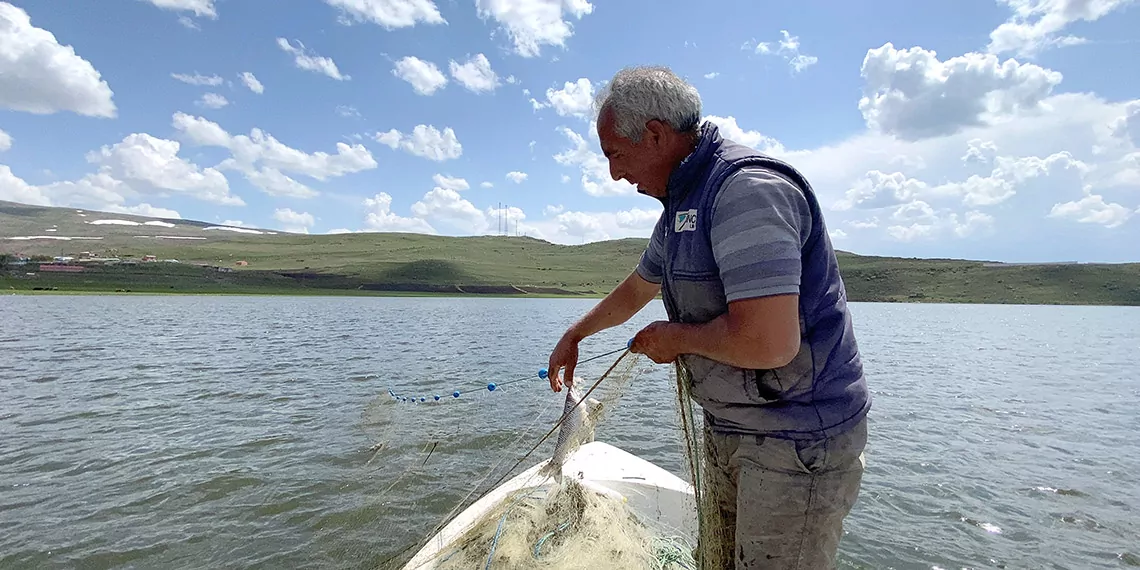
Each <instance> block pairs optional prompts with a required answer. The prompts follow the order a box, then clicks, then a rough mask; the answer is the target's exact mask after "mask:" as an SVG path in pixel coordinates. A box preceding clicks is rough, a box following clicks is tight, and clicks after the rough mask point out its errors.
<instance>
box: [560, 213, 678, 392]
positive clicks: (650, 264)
mask: <svg viewBox="0 0 1140 570" xmlns="http://www.w3.org/2000/svg"><path fill="white" fill-rule="evenodd" d="M663 224H664V222H663V221H662V220H658V223H657V227H656V228H655V229H654V231H653V235H652V237H651V238H650V239H649V246H648V247H646V249H645V252H644V253H643V254H642V255H641V260H640V261H638V264H637V269H636V270H634V271H633V272H632V273H630V275H629V276H628V277H626V278H625V280H624V281H622V282H621V284H620V285H618V286H617V288H615V289H614V290H613V291H610V294H609V295H606V296H605V298H604V299H602V300H601V301H600V302H599V303H598V304H597V305H595V306H594V308H593V309H591V310H590V311H589V312H588V313H586V315H585V316H583V317H582V318H581V319H579V320H578V321H577V322H575V323H574V324H573V325H571V326H570V328H568V329H566V332H565V333H564V334H563V335H562V339H561V340H559V341H558V345H557V346H555V347H554V351H553V352H552V353H551V354H550V362H549V364H548V368H547V379H548V380H550V388H551V389H552V390H554V391H555V392H558V391H561V390H562V383H563V376H562V375H561V374H560V372H561V371H562V368H565V369H566V374H565V378H566V379H567V380H569V382H570V383H573V381H574V367H575V366H576V365H577V364H578V343H579V342H581V341H582V339H584V338H586V337H588V336H590V335H592V334H595V333H597V332H599V331H602V330H605V329H608V328H610V327H614V326H617V325H620V324H622V323H624V322H626V321H628V320H629V318H630V317H632V316H633V315H635V314H637V312H638V311H640V310H641V309H643V308H644V307H645V305H647V304H649V302H650V301H652V300H653V297H655V296H656V295H657V293H658V292H659V291H660V290H661V273H662V269H661V268H662V261H663V260H662V254H663V250H664V245H663V244H664V235H663V233H662V232H663V229H664V225H663Z"/></svg>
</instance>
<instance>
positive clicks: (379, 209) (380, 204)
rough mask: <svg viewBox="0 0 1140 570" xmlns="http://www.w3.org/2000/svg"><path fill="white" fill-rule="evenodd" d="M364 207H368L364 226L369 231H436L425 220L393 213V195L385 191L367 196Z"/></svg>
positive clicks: (428, 232) (429, 232) (424, 232)
mask: <svg viewBox="0 0 1140 570" xmlns="http://www.w3.org/2000/svg"><path fill="white" fill-rule="evenodd" d="M364 207H365V208H367V209H368V213H367V215H366V216H365V218H364V227H365V228H366V229H367V231H374V232H405V233H423V234H434V233H436V231H435V229H434V228H432V227H431V225H430V224H428V223H427V222H425V221H424V220H421V219H419V218H405V217H403V216H399V215H397V214H394V213H392V196H390V195H389V194H387V193H385V192H380V193H379V194H376V195H375V196H374V197H372V198H365V199H364Z"/></svg>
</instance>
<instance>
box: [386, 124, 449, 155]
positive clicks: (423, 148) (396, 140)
mask: <svg viewBox="0 0 1140 570" xmlns="http://www.w3.org/2000/svg"><path fill="white" fill-rule="evenodd" d="M375 138H376V140H377V141H378V142H380V143H382V144H385V145H388V146H389V147H392V148H393V149H396V148H400V149H403V150H404V151H407V152H410V153H412V154H414V155H416V156H420V157H423V158H427V159H429V160H434V161H437V162H442V161H445V160H451V159H455V158H459V157H460V156H462V155H463V145H461V144H459V138H458V137H456V136H455V131H454V130H452V129H451V127H446V128H444V129H443V131H440V130H439V129H437V128H435V127H434V126H432V125H416V126H415V128H413V129H412V132H411V134H407V133H401V132H400V131H398V130H396V129H392V130H390V131H388V132H385V133H376V135H375Z"/></svg>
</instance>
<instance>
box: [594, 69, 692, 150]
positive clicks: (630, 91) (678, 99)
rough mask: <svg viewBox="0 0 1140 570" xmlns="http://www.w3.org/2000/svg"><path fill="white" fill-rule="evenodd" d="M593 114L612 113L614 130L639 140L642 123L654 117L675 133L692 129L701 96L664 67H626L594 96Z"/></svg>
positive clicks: (643, 128)
mask: <svg viewBox="0 0 1140 570" xmlns="http://www.w3.org/2000/svg"><path fill="white" fill-rule="evenodd" d="M594 108H595V109H596V112H597V117H598V118H600V117H601V115H602V113H603V112H605V111H607V110H609V111H611V112H612V113H613V119H614V130H615V131H617V133H618V134H619V135H621V136H623V137H625V138H627V139H629V140H631V141H633V142H639V141H640V140H641V133H642V131H644V130H645V124H646V123H648V122H649V121H652V120H653V119H657V120H658V121H661V122H663V123H665V124H667V125H669V126H670V127H673V129H674V130H676V131H677V132H681V133H685V132H690V131H692V130H693V129H695V128H696V127H697V126H698V125H699V124H700V122H701V96H700V94H699V93H697V89H696V87H693V86H692V85H690V84H689V83H688V82H686V81H685V80H684V79H681V78H680V77H678V76H677V75H676V74H674V73H673V72H672V71H671V70H669V68H667V67H628V68H625V69H623V70H621V71H619V72H617V74H616V75H614V78H613V79H612V80H611V81H610V82H609V83H608V84H607V85H606V86H605V87H603V88H602V89H601V90H600V91H598V95H597V97H596V98H595V103H594Z"/></svg>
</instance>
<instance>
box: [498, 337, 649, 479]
mask: <svg viewBox="0 0 1140 570" xmlns="http://www.w3.org/2000/svg"><path fill="white" fill-rule="evenodd" d="M622 350H624V351H625V352H623V353H622V355H621V356H619V357H618V358H617V360H615V361H614V363H613V364H611V365H610V367H609V369H608V370H606V371H605V373H604V374H602V375H601V377H599V378H598V380H597V382H594V385H593V386H590V389H589V390H587V391H586V393H585V394H583V395H582V397H581V398H579V399H578V402H577V403H576V404H574V407H573V408H570V409H569V410H566V413H564V414H562V417H561V418H559V419H558V421H557V422H555V423H554V427H551V428H550V431H548V432H546V435H544V436H542V439H540V440H538V443H536V444H534V447H532V448H530V451H528V452H526V454H525V455H523V456H522V457H521V458H519V460H518V461H517V462H516V463H515V465H514V467H511V468H510V469H508V470H507V472H506V473H503V475H502V476H500V477H499V480H498V481H495V484H494V485H491V487H492V488H494V487H497V486H498V485H499V483H502V482H503V480H504V479H506V478H507V475H509V474H510V473H511V472H512V471H514V470H515V469H517V468H518V466H519V465H522V462H523V461H526V459H527V458H528V457H530V454H532V453H534V451H535V450H536V449H538V447H539V446H540V445H542V442H544V441H546V438H548V437H550V434H552V433H554V430H556V429H558V426H560V425H562V422H564V421H566V418H568V417H570V413H571V412H573V411H574V410H575V409H577V408H578V406H581V405H582V402H585V401H586V399H587V398H589V397H590V393H591V392H593V391H594V388H597V387H598V384H601V383H602V380H605V379H606V377H607V376H609V375H610V372H613V370H614V368H617V365H618V363H619V362H621V360H622V359H623V358H625V357H626V356H627V355H629V354H630V352H629V349H628V348H624V349H622Z"/></svg>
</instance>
